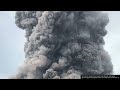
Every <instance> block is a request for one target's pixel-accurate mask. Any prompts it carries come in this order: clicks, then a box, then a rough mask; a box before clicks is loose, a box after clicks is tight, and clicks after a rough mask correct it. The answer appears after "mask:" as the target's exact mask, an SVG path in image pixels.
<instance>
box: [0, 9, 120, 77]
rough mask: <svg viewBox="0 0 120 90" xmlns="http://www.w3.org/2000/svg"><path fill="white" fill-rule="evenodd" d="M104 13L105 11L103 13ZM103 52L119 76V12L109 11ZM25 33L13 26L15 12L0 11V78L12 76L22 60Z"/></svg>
mask: <svg viewBox="0 0 120 90" xmlns="http://www.w3.org/2000/svg"><path fill="white" fill-rule="evenodd" d="M105 12H106V11H105ZM107 13H108V15H109V19H110V22H109V24H108V25H107V27H106V29H107V31H108V34H107V35H106V36H105V43H106V44H105V46H104V47H105V50H106V51H108V52H109V54H110V56H111V60H112V63H113V65H114V74H120V60H119V55H120V47H119V45H120V25H119V24H120V11H109V12H107ZM24 36H25V32H24V30H22V29H19V28H18V27H17V26H16V25H15V11H0V78H1V79H6V78H8V77H9V76H10V75H12V74H14V73H15V72H16V71H17V69H18V67H19V65H21V64H22V63H23V62H24V60H25V58H24V43H25V37H24Z"/></svg>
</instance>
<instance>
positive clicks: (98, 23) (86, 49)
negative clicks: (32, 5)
mask: <svg viewBox="0 0 120 90" xmlns="http://www.w3.org/2000/svg"><path fill="white" fill-rule="evenodd" d="M108 22H109V18H108V16H107V14H105V13H103V12H101V11H18V12H16V16H15V23H16V25H17V26H18V27H19V28H21V29H24V30H25V31H26V35H25V36H26V39H27V42H26V43H25V48H24V51H25V57H26V61H25V63H24V65H23V66H21V68H20V70H19V71H18V73H17V75H16V76H15V77H13V78H16V79H79V78H80V76H81V75H111V74H112V73H113V66H112V63H111V59H110V57H109V55H108V53H107V52H106V51H105V50H104V47H103V45H104V44H105V42H104V40H103V37H104V36H105V35H106V34H107V31H106V29H105V26H106V25H107V24H108Z"/></svg>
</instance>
